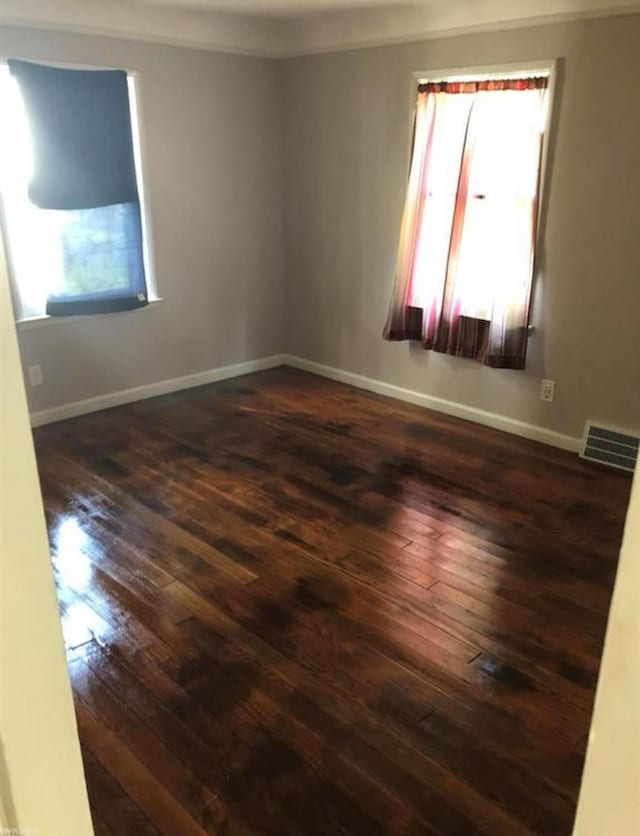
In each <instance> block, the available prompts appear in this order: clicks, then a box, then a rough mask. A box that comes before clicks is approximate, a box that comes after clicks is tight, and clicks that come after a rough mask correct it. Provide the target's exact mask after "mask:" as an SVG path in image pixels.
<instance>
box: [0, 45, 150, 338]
mask: <svg viewBox="0 0 640 836" xmlns="http://www.w3.org/2000/svg"><path fill="white" fill-rule="evenodd" d="M13 57H14V58H15V57H18V56H15V55H14V56H13ZM20 60H30V59H28V58H26V59H25V58H22V57H21V56H20ZM8 61H9V56H7V55H0V72H2V71H3V70H4V71H6V72H8V71H9V70H8ZM39 63H41V64H44V65H46V66H49V67H60V68H61V69H68V70H91V71H99V70H113V69H118V70H121V71H123V72H125V73H126V76H127V94H128V98H129V115H130V119H131V141H132V145H133V157H134V169H135V175H136V185H137V188H138V203H139V206H140V221H141V227H142V261H143V265H144V274H145V275H144V278H145V285H146V290H147V301H148V302H149V303H151V302H159V301H161V300H162V297H161V296H160V294H159V292H158V280H157V276H156V270H155V249H154V246H153V222H152V218H151V206H150V202H149V169H148V163H147V143H146V132H145V122H144V118H143V110H142V94H141V92H140V71H139V70H135V69H128V68H126V67H118V66H115V65H109V66H107V65H104V64H100V65H98V64H79V63H70V62H61V61H49V60H46V59H45V60H44V61H40V62H39ZM0 236H1V237H2V239H3V240H4V249H5V253H6V261H7V272H8V274H9V288H10V290H11V301H12V304H13V308H14V313H15V315H16V325H17V326H18V327H19V328H20V329H23V328H27V329H29V328H37V327H42V326H43V325H51V324H53V323H54V322H55V321H56V320H55V319H54V318H52V317H50V316H48V315H47V314H38V315H36V316H25V315H24V309H23V304H22V294H21V292H20V284H19V282H18V279H17V277H16V270H15V266H14V262H13V251H12V245H11V236H10V235H9V229H8V225H7V221H6V209H5V206H4V200H3V196H2V189H1V184H0ZM136 310H139V309H136ZM97 315H99V314H97ZM92 316H96V314H93V315H92ZM86 318H87V317H85V316H78V317H75V318H74V319H75V320H76V321H78V320H83V319H86Z"/></svg>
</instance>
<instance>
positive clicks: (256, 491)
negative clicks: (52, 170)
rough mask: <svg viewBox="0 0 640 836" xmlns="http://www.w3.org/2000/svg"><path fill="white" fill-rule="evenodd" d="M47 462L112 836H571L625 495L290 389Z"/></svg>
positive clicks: (154, 402)
mask: <svg viewBox="0 0 640 836" xmlns="http://www.w3.org/2000/svg"><path fill="white" fill-rule="evenodd" d="M34 437H35V442H36V452H37V458H38V465H39V470H40V478H41V483H42V491H43V497H44V502H45V510H46V516H47V524H48V528H49V536H50V541H51V554H52V562H53V566H54V575H55V580H56V587H57V590H58V601H59V607H60V613H61V618H62V623H63V629H64V636H65V646H66V648H67V658H68V664H69V669H70V673H71V680H72V685H73V689H74V696H75V699H76V710H77V716H78V725H79V732H80V738H81V743H82V748H83V757H84V760H85V771H86V777H87V784H88V788H89V796H90V802H91V807H92V812H93V815H94V821H95V829H96V832H97V833H98V834H100V835H101V836H111V834H113V835H114V836H115V834H117V836H123V835H124V836H128V835H129V834H131V836H133V834H136V836H138V834H142V836H144V834H158V833H160V834H168V833H171V834H172V836H173V835H174V834H177V833H180V834H181V836H182V834H189V833H194V834H196V833H202V834H204V833H210V834H220V836H249V834H254V833H256V834H258V833H264V834H274V836H276V834H277V836H285V834H295V836H299V834H302V833H304V834H305V836H306V834H309V836H325V835H326V834H345V836H352V834H358V836H360V834H363V836H375V834H380V835H381V834H394V836H396V834H404V836H474V834H477V836H569V834H570V832H571V827H572V820H573V815H574V811H575V805H576V800H577V794H578V789H579V782H580V775H581V770H582V764H583V759H584V752H585V748H586V740H587V734H588V728H589V722H590V715H591V710H592V705H593V696H594V692H595V684H596V681H597V675H598V669H599V663H600V655H601V652H602V643H603V639H604V631H605V628H606V618H607V611H608V606H609V601H610V596H611V591H612V588H613V582H614V577H615V571H616V562H617V556H618V550H619V545H620V539H621V534H622V526H623V521H624V515H625V510H626V504H627V501H628V496H629V486H630V481H629V479H628V478H627V477H625V476H624V475H622V474H620V473H616V472H614V471H607V470H604V469H602V468H599V467H597V466H594V465H590V464H588V463H586V462H584V461H581V460H579V459H578V458H577V457H576V456H574V455H571V454H569V453H565V452H562V451H558V450H553V449H551V448H548V447H544V446H542V445H539V444H536V443H534V442H529V441H526V440H524V439H520V438H515V437H513V436H509V435H506V434H504V433H500V432H497V431H494V430H491V429H488V428H485V427H478V426H476V425H472V424H469V423H467V422H465V421H462V420H459V419H455V418H450V417H448V416H444V415H441V414H436V413H431V412H429V411H426V410H422V409H419V408H417V407H414V406H411V405H410V404H406V403H401V402H398V401H393V400H390V399H386V398H383V397H380V396H377V395H373V394H370V393H365V392H362V391H359V390H356V389H353V388H351V387H348V386H344V385H341V384H337V383H334V382H331V381H327V380H324V379H321V378H318V377H314V376H312V375H309V374H306V373H303V372H300V371H295V370H292V369H287V368H280V369H273V370H270V371H268V372H262V373H258V374H254V375H248V376H246V377H243V378H239V379H236V380H229V381H224V382H222V383H219V384H214V385H211V386H204V387H200V388H198V389H193V390H189V391H185V392H178V393H173V394H170V395H166V396H163V397H160V398H155V399H150V400H146V401H141V402H138V403H133V404H129V405H127V406H123V407H118V408H115V409H112V410H107V411H104V412H100V413H94V414H91V415H86V416H83V417H81V418H77V419H73V420H70V421H64V422H60V423H58V424H52V425H49V426H47V427H42V428H39V429H38V430H36V431H35V434H34Z"/></svg>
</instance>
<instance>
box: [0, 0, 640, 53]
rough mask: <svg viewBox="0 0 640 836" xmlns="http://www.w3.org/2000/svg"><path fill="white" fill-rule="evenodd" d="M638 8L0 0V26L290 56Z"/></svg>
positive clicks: (512, 1)
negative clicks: (270, 8) (287, 13)
mask: <svg viewBox="0 0 640 836" xmlns="http://www.w3.org/2000/svg"><path fill="white" fill-rule="evenodd" d="M638 13H640V0H474V2H473V3H470V2H469V0H446V1H445V0H425V2H422V3H420V4H415V3H414V4H413V5H410V6H390V7H387V8H384V7H382V8H367V9H352V10H345V11H341V12H332V13H325V14H311V15H305V16H300V17H288V18H282V17H274V16H256V15H243V14H237V13H229V12H216V11H190V10H183V9H177V8H168V7H167V6H164V5H160V6H157V5H143V4H135V3H125V2H120V0H110V2H106V0H2V5H1V7H0V26H19V27H27V28H34V29H40V30H54V31H61V32H71V33H79V34H85V35H100V36H106V37H115V38H125V39H129V40H138V41H147V42H153V43H163V44H170V45H175V46H183V47H191V48H195V49H203V50H209V51H215V52H229V53H236V54H241V55H252V56H259V57H263V58H290V57H296V56H304V55H313V54H316V53H323V52H335V51H342V50H351V49H362V48H366V47H374V46H385V45H392V44H398V43H410V42H416V41H424V40H432V39H435V38H445V37H452V36H455V35H464V34H471V33H474V32H486V31H496V30H503V29H514V28H520V27H525V26H535V25H541V24H547V23H558V22H566V21H575V20H584V19H589V18H598V17H613V16H620V15H629V14H638Z"/></svg>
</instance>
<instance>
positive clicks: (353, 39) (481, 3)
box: [283, 0, 640, 57]
mask: <svg viewBox="0 0 640 836" xmlns="http://www.w3.org/2000/svg"><path fill="white" fill-rule="evenodd" d="M638 13H640V2H639V0H474V2H473V4H471V3H469V2H468V0H449V2H431V3H427V4H422V5H421V6H412V7H406V8H403V7H396V8H395V9H392V8H379V9H368V10H356V9H354V10H353V11H349V12H341V13H332V14H326V15H322V16H320V15H318V16H313V17H308V18H301V19H298V20H296V21H293V22H292V23H291V26H292V31H291V32H290V34H289V41H288V49H286V50H285V56H283V57H295V56H303V55H313V54H317V53H323V52H335V51H343V50H351V49H364V48H368V47H376V46H387V45H393V44H399V43H413V42H418V41H426V40H434V39H437V38H447V37H454V36H456V35H468V34H473V33H477V32H490V31H499V30H505V29H517V28H523V27H528V26H539V25H544V24H549V23H562V22H571V21H577V20H587V19H591V18H600V17H616V16H621V15H629V14H638Z"/></svg>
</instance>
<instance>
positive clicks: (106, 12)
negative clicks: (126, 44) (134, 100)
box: [0, 0, 287, 58]
mask: <svg viewBox="0 0 640 836" xmlns="http://www.w3.org/2000/svg"><path fill="white" fill-rule="evenodd" d="M283 24H284V21H282V20H281V19H278V18H273V17H263V16H254V15H241V14H234V13H229V12H216V11H198V10H183V9H177V8H168V7H166V6H153V5H143V4H135V3H125V2H120V0H109V2H107V0H102V1H101V0H1V2H0V26H17V27H26V28H31V29H40V30H49V31H60V32H70V33H76V34H82V35H99V36H104V37H110V38H124V39H128V40H136V41H145V42H150V43H161V44H169V45H172V46H183V47H191V48H193V49H204V50H209V51H213V52H230V53H236V54H240V55H254V56H259V57H266V58H277V57H280V56H281V55H282V54H283V52H284V48H285V42H284V39H285V38H286V32H287V27H286V25H283Z"/></svg>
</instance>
